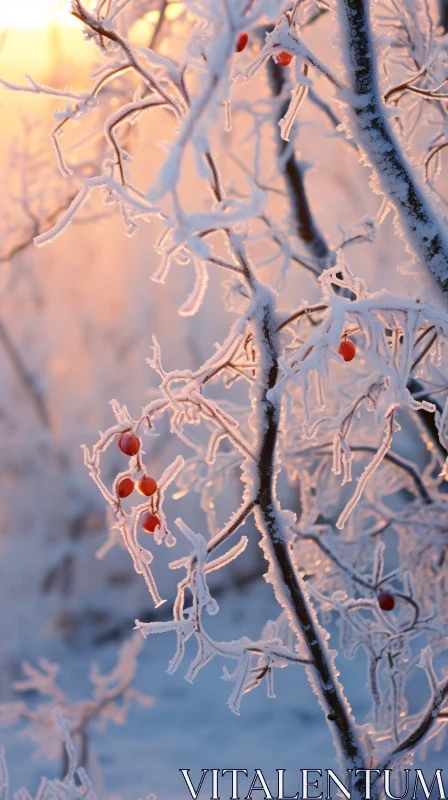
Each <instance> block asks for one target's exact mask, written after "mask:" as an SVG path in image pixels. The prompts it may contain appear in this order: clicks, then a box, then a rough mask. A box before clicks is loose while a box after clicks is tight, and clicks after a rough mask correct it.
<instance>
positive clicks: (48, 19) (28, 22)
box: [0, 0, 79, 30]
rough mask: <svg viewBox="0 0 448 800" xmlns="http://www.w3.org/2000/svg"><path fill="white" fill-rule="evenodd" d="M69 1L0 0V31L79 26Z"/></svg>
mask: <svg viewBox="0 0 448 800" xmlns="http://www.w3.org/2000/svg"><path fill="white" fill-rule="evenodd" d="M70 5H71V3H70V0H0V29H1V30H5V29H7V28H15V29H20V30H42V29H44V28H47V27H48V26H49V25H51V24H53V25H54V24H57V25H61V26H63V27H66V26H68V25H75V24H79V23H77V21H76V20H75V18H74V17H73V16H72V15H71V14H70Z"/></svg>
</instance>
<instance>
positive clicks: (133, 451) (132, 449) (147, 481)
mask: <svg viewBox="0 0 448 800" xmlns="http://www.w3.org/2000/svg"><path fill="white" fill-rule="evenodd" d="M118 447H119V448H120V450H121V452H122V453H124V454H125V455H126V456H129V457H131V456H136V455H137V453H138V451H139V450H140V439H139V438H138V436H136V435H135V433H132V431H124V432H123V433H122V434H121V435H120V436H119V438H118ZM136 487H137V490H138V491H139V492H140V494H142V495H144V496H145V497H152V495H153V494H155V493H156V491H157V481H156V480H155V479H154V478H152V477H151V475H142V477H141V478H140V479H139V480H138V481H137V484H135V483H134V481H133V480H132V478H129V477H126V478H122V479H121V480H120V481H119V482H118V485H117V494H118V497H119V498H120V499H121V500H124V498H125V497H129V495H130V494H132V492H133V491H134V489H135V488H136ZM141 525H142V529H143V530H144V531H145V533H154V531H155V529H156V528H158V527H159V525H160V520H159V518H158V517H157V516H156V514H153V513H152V512H151V511H145V512H144V513H143V514H142V518H141Z"/></svg>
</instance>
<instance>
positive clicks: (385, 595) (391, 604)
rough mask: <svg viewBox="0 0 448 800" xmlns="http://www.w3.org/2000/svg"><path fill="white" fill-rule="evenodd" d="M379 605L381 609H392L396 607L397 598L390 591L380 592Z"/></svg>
mask: <svg viewBox="0 0 448 800" xmlns="http://www.w3.org/2000/svg"><path fill="white" fill-rule="evenodd" d="M378 605H379V607H380V608H381V611H392V609H393V608H395V598H394V596H393V594H390V592H380V594H379V595H378Z"/></svg>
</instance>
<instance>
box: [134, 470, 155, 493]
mask: <svg viewBox="0 0 448 800" xmlns="http://www.w3.org/2000/svg"><path fill="white" fill-rule="evenodd" d="M137 489H138V490H139V492H140V494H144V495H145V497H151V495H153V494H154V492H156V491H157V481H155V480H154V478H151V475H143V478H140V480H139V482H138V483H137Z"/></svg>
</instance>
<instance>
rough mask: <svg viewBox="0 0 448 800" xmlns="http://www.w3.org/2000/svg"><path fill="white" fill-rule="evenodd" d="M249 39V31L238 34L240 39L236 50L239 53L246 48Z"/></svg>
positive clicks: (237, 41)
mask: <svg viewBox="0 0 448 800" xmlns="http://www.w3.org/2000/svg"><path fill="white" fill-rule="evenodd" d="M248 41H249V37H248V35H247V33H240V35H239V36H238V39H237V40H236V48H235V49H236V52H237V53H241V52H242V51H243V50H244V48H245V47H246V45H247V43H248Z"/></svg>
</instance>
